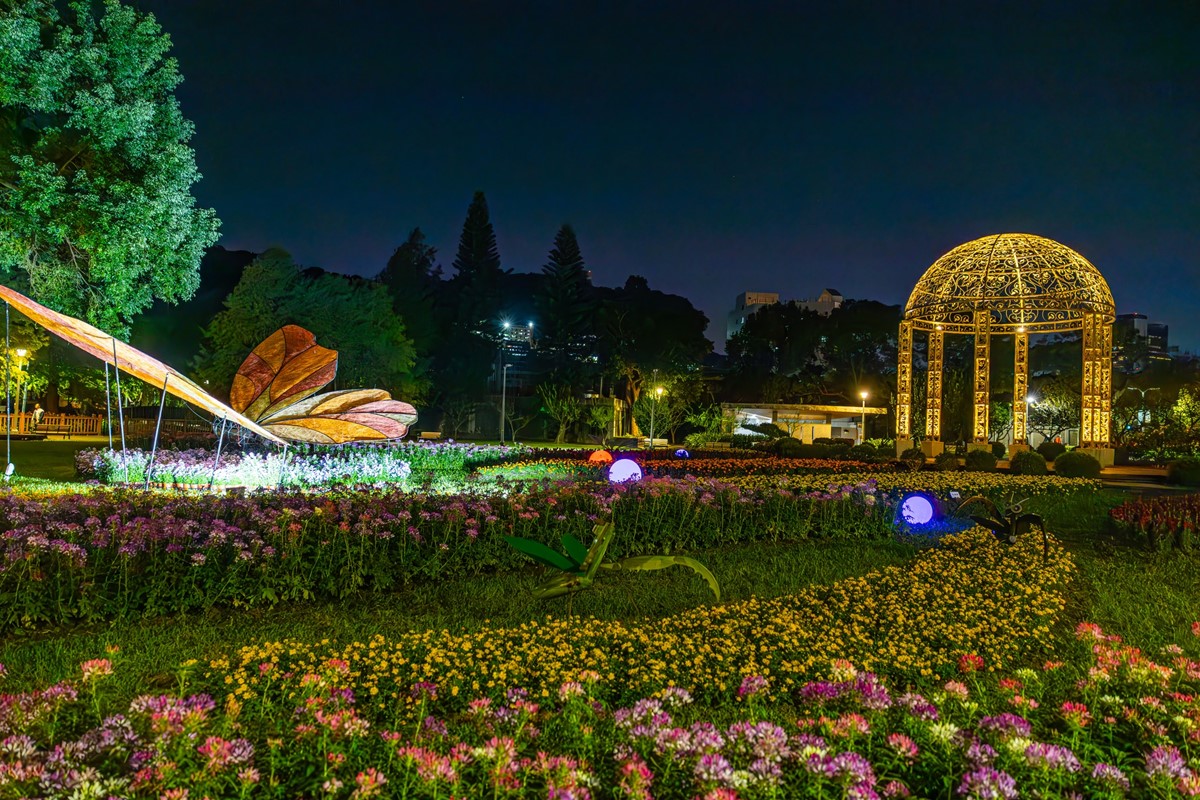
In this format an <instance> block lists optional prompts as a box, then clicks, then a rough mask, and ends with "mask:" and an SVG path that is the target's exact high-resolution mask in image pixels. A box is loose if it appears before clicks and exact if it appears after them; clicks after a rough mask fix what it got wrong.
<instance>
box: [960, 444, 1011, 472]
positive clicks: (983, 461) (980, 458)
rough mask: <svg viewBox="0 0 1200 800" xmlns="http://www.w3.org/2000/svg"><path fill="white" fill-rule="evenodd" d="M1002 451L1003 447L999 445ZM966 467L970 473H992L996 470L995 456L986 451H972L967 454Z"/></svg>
mask: <svg viewBox="0 0 1200 800" xmlns="http://www.w3.org/2000/svg"><path fill="white" fill-rule="evenodd" d="M1000 448H1001V449H1004V445H1000ZM965 464H966V467H967V469H969V470H971V471H972V472H992V471H993V470H995V469H996V456H995V455H993V454H992V453H989V452H988V451H987V450H972V451H970V452H969V453H967V458H966V462H965Z"/></svg>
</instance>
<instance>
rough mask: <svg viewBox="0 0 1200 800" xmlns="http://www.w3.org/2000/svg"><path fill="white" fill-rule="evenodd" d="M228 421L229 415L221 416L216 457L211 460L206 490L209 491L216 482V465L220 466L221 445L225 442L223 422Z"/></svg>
mask: <svg viewBox="0 0 1200 800" xmlns="http://www.w3.org/2000/svg"><path fill="white" fill-rule="evenodd" d="M228 421H229V417H221V435H220V436H218V437H217V457H216V458H215V459H214V460H213V468H212V475H211V476H210V477H209V479H208V490H209V491H210V492H211V491H212V488H213V484H214V483H216V482H217V467H219V466H221V445H222V444H224V443H225V423H227V422H228Z"/></svg>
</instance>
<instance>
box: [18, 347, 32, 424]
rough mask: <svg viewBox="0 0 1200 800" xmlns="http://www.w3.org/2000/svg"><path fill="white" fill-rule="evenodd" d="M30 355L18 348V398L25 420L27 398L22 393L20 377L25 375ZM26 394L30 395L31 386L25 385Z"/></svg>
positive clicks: (27, 351)
mask: <svg viewBox="0 0 1200 800" xmlns="http://www.w3.org/2000/svg"><path fill="white" fill-rule="evenodd" d="M26 355H29V350H26V349H25V348H17V369H18V371H19V372H18V373H17V397H18V398H19V399H20V419H22V420H24V419H25V398H24V397H23V396H22V393H20V383H22V381H20V377H22V375H23V374H24V373H25V356H26ZM25 393H26V395H28V393H29V384H25Z"/></svg>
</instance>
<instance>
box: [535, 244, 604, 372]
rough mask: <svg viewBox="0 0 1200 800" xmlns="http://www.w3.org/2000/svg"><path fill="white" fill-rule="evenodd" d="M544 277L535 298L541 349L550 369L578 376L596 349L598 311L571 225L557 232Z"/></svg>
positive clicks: (544, 270)
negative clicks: (593, 327) (596, 311)
mask: <svg viewBox="0 0 1200 800" xmlns="http://www.w3.org/2000/svg"><path fill="white" fill-rule="evenodd" d="M542 276H543V280H542V288H541V291H540V292H539V294H538V296H537V298H536V303H537V308H538V315H539V317H540V326H541V328H540V331H541V333H540V340H539V349H540V350H542V351H543V352H544V353H545V354H546V356H547V358H548V360H549V363H550V367H551V369H552V370H553V371H554V372H555V373H556V374H558V375H559V376H560V377H561V378H563V379H564V380H570V379H571V378H573V377H576V376H577V375H578V373H579V372H580V371H581V369H582V367H583V364H582V361H583V360H584V359H585V358H586V357H587V356H588V355H589V353H590V352H591V351H592V350H593V349H594V344H595V334H594V331H593V329H592V324H591V323H592V318H593V316H594V314H595V310H596V302H595V298H594V297H593V293H592V286H591V283H590V281H589V280H588V275H587V270H586V269H585V266H584V261H583V253H582V252H580V249H579V242H578V240H577V239H576V238H575V231H574V230H573V229H572V228H571V226H570V225H563V226H562V227H561V228H559V230H558V233H557V234H556V235H555V237H554V248H553V249H552V250H551V251H550V256H549V260H548V261H547V262H546V265H545V266H543V267H542ZM568 373H570V374H568Z"/></svg>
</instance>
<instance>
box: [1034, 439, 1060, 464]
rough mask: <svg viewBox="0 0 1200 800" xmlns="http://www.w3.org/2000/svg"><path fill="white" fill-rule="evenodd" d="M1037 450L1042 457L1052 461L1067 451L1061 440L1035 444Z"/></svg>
mask: <svg viewBox="0 0 1200 800" xmlns="http://www.w3.org/2000/svg"><path fill="white" fill-rule="evenodd" d="M1037 451H1038V454H1039V455H1041V457H1042V458H1044V459H1046V460H1047V461H1053V460H1054V459H1056V458H1058V457H1059V456H1061V455H1062V454H1063V453H1065V452H1067V446H1066V445H1065V444H1063V443H1062V442H1042V443H1041V444H1039V445H1038V446H1037Z"/></svg>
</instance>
